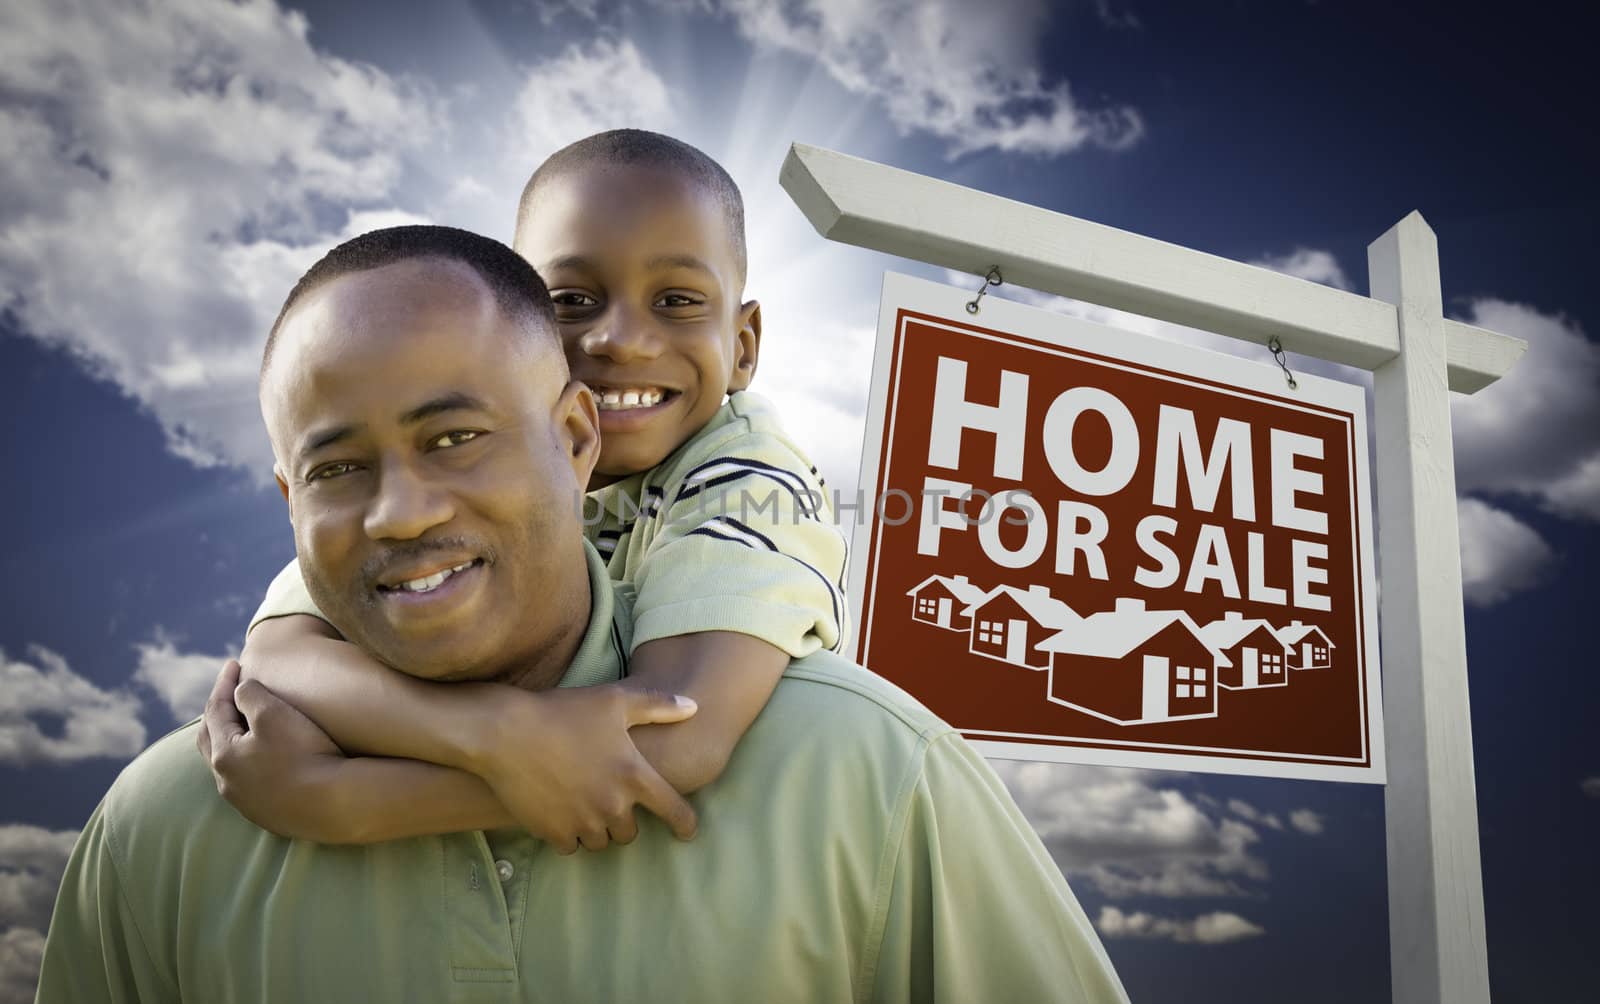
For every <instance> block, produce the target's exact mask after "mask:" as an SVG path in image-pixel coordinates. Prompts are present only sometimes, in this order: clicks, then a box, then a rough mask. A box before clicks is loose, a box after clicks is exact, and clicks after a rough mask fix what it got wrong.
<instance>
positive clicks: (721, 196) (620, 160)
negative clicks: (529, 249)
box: [517, 129, 748, 288]
mask: <svg viewBox="0 0 1600 1004" xmlns="http://www.w3.org/2000/svg"><path fill="white" fill-rule="evenodd" d="M597 163H598V164H628V165H634V166H639V167H654V168H661V169H664V170H667V171H674V172H677V173H678V174H680V175H683V176H684V177H686V178H688V179H689V180H690V181H693V182H694V183H696V184H698V185H700V186H702V187H703V188H704V189H705V190H706V191H707V192H709V193H710V194H711V195H712V197H713V198H715V199H716V200H717V202H718V203H719V204H721V206H722V213H723V216H724V218H725V221H726V223H727V225H728V237H729V240H730V242H731V243H732V246H733V257H734V264H735V266H736V267H737V268H738V271H739V286H740V288H743V286H744V280H745V271H746V268H747V266H748V254H747V252H746V249H745V240H744V197H743V196H742V195H740V194H739V186H738V185H736V184H735V183H734V181H733V177H732V176H731V175H729V174H728V172H727V171H726V170H724V169H723V167H722V165H721V164H719V163H717V162H716V161H715V160H712V159H711V158H710V157H709V156H707V155H706V154H705V153H704V152H702V151H701V150H699V149H697V148H695V147H692V146H690V145H689V144H688V143H685V142H683V141H682V140H678V139H673V138H672V137H671V136H663V135H662V134H661V133H658V132H649V131H648V130H645V129H612V130H610V131H609V132H601V133H595V134H594V135H593V136H588V137H586V138H584V139H580V140H578V141H577V142H576V143H572V144H569V145H568V146H564V147H562V148H561V149H560V150H557V151H556V152H555V153H553V154H551V155H550V156H549V157H547V158H546V159H545V162H544V163H543V164H540V165H539V167H538V169H536V170H535V171H534V172H533V176H532V177H530V178H529V179H528V183H527V185H525V186H523V189H522V199H521V201H520V202H518V203H517V234H518V242H519V243H520V235H521V234H522V228H523V226H524V225H525V224H526V223H527V219H528V214H529V213H530V212H532V205H533V196H534V194H535V192H536V191H537V190H538V187H539V185H540V183H542V182H544V181H546V180H548V179H550V178H552V177H554V176H556V175H558V174H561V173H563V172H565V171H569V170H572V169H574V168H582V167H585V166H587V165H590V164H597Z"/></svg>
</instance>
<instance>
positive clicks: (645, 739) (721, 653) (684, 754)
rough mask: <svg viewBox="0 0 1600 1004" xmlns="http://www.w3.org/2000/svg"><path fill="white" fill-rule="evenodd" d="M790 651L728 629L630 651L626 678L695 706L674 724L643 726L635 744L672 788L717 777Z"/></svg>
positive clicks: (688, 789)
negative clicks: (689, 715)
mask: <svg viewBox="0 0 1600 1004" xmlns="http://www.w3.org/2000/svg"><path fill="white" fill-rule="evenodd" d="M788 665H789V654H788V653H787V652H785V651H783V650H782V649H780V648H776V647H774V646H772V645H770V644H768V643H767V642H764V641H762V640H761V639H759V638H755V637H752V636H750V635H745V634H736V633H734V632H731V631H705V632H701V633H699V634H686V635H678V636H677V637H673V638H657V639H656V640H655V641H651V642H646V643H645V644H643V645H640V646H639V647H638V648H636V649H634V652H633V657H632V659H631V661H630V664H629V671H630V674H631V676H632V677H633V678H634V679H636V680H638V681H640V682H642V683H645V684H647V685H649V686H650V687H652V688H654V689H656V690H660V691H666V692H668V693H673V694H683V695H684V696H685V697H688V698H690V699H691V700H693V701H694V702H695V703H696V704H698V705H699V706H700V710H699V711H698V712H696V713H695V715H694V717H693V718H690V719H689V720H688V721H685V722H680V723H678V724H676V725H674V726H672V727H671V728H662V727H659V726H654V725H647V726H643V727H641V728H637V729H635V730H634V731H633V743H634V745H635V746H637V747H638V748H639V752H640V753H643V754H644V757H645V759H646V760H649V761H650V763H651V764H652V765H653V766H654V767H655V768H656V770H658V771H660V772H661V776H662V777H664V778H666V779H667V781H668V782H670V783H671V784H672V786H673V787H674V788H676V789H678V791H680V792H682V793H683V794H685V795H687V794H690V793H692V792H695V791H699V790H700V789H701V788H703V787H705V786H706V785H708V784H710V783H711V782H712V781H715V780H716V779H717V778H718V777H721V776H722V772H723V770H724V769H725V768H726V767H727V765H728V758H729V757H730V756H731V755H732V754H733V748H734V746H736V745H737V744H738V742H739V740H740V739H742V738H743V737H744V734H745V730H747V729H749V728H750V724H751V723H752V722H754V721H755V720H756V716H757V715H759V714H760V713H761V709H762V708H763V707H765V706H766V704H767V699H768V698H769V697H771V696H772V691H773V688H775V687H776V686H777V685H778V678H779V677H781V676H782V675H783V671H784V668H785V667H787V666H788Z"/></svg>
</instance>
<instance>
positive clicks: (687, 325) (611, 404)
mask: <svg viewBox="0 0 1600 1004" xmlns="http://www.w3.org/2000/svg"><path fill="white" fill-rule="evenodd" d="M517 250H518V251H520V252H521V253H522V254H523V256H524V257H526V258H528V260H529V261H531V262H532V263H533V265H534V267H535V268H536V269H538V271H539V274H540V275H541V276H542V277H543V278H544V280H545V283H546V284H547V285H548V286H549V287H550V295H551V298H552V299H554V300H555V304H556V318H557V320H558V322H559V323H560V327H561V338H562V343H563V344H564V346H565V347H566V352H567V362H568V364H569V365H570V366H571V367H572V375H573V376H574V377H576V378H578V379H579V380H582V381H583V382H585V383H587V384H588V385H589V386H590V388H592V389H593V391H594V393H595V400H596V403H597V405H598V406H599V409H600V430H601V447H600V462H599V464H598V466H597V467H596V470H595V476H594V478H593V479H592V480H591V481H590V487H598V486H600V485H602V484H607V483H610V482H612V481H617V480H620V479H622V478H625V477H627V476H629V475H631V474H635V473H637V472H639V471H643V470H647V469H649V468H651V467H654V466H655V465H657V464H659V463H660V462H661V461H662V460H664V459H666V457H667V456H668V455H669V454H671V453H672V451H674V450H676V449H677V448H678V447H679V446H681V445H682V444H683V443H684V442H685V441H686V440H687V439H689V438H690V437H691V436H693V435H694V434H695V433H696V432H698V431H699V430H700V428H701V427H702V426H704V425H705V424H706V422H708V421H710V419H711V417H712V416H713V415H715V414H716V412H717V409H718V408H720V407H721V406H722V400H723V398H724V396H726V395H727V394H728V392H730V391H734V390H743V389H744V388H745V387H747V386H749V384H750V378H751V376H753V375H754V373H755V367H756V357H757V353H758V350H759V347H760V337H761V315H760V307H759V305H758V304H757V303H756V302H755V301H753V300H752V301H750V302H748V303H741V302H740V300H739V297H740V293H741V292H742V287H743V276H742V275H741V274H740V265H739V261H738V258H737V257H736V255H735V251H734V247H733V241H732V236H731V231H730V225H729V222H728V219H727V216H726V214H725V211H724V208H723V206H722V204H721V203H720V202H719V201H718V200H717V198H716V197H715V196H714V195H713V194H712V193H711V192H709V191H708V190H707V189H706V188H705V187H704V186H702V185H700V184H698V183H696V181H694V180H693V179H691V178H686V177H684V176H682V175H681V174H679V173H677V172H673V171H671V170H665V169H662V168H657V167H646V166H634V165H614V166H605V167H598V166H591V167H588V168H586V169H584V170H575V171H569V172H565V173H561V174H558V175H556V176H554V177H552V178H549V179H547V180H544V181H542V182H541V183H540V185H539V189H538V191H537V194H536V195H535V197H534V202H533V204H532V207H531V211H530V213H529V214H528V218H527V220H526V221H525V223H524V225H523V226H522V228H521V229H520V230H519V232H518V234H517Z"/></svg>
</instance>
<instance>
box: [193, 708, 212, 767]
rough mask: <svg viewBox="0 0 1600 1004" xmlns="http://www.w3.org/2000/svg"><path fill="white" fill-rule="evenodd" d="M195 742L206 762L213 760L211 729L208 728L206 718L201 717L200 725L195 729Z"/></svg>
mask: <svg viewBox="0 0 1600 1004" xmlns="http://www.w3.org/2000/svg"><path fill="white" fill-rule="evenodd" d="M194 744H195V746H196V747H198V748H199V750H200V756H201V757H203V758H204V759H205V760H206V762H208V763H209V762H210V761H211V730H210V729H208V728H206V720H205V719H204V718H202V719H200V727H199V728H198V729H195V731H194Z"/></svg>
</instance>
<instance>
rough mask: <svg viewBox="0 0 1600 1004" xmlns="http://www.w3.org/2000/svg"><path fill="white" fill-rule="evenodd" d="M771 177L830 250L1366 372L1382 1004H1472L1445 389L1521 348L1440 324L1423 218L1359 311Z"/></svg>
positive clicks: (911, 186) (1264, 279)
mask: <svg viewBox="0 0 1600 1004" xmlns="http://www.w3.org/2000/svg"><path fill="white" fill-rule="evenodd" d="M780 180H781V182H782V184H783V187H784V189H785V190H786V191H787V192H788V193H789V196H790V197H791V198H792V199H793V200H794V201H795V203H796V205H798V206H799V207H800V209H801V211H802V212H803V213H805V215H806V217H807V218H808V219H809V220H810V221H811V223H812V225H813V226H815V227H816V228H817V232H818V233H820V234H821V235H822V236H824V237H826V238H828V239H830V240H835V241H840V242H843V243H847V244H854V245H858V246H861V247H865V248H871V249H873V250H877V251H884V252H887V253H890V254H895V255H900V256H902V257H906V258H911V259H915V260H917V261H922V262H927V263H929V264H932V265H938V266H943V267H945V268H950V269H955V270H958V271H962V272H969V273H972V274H974V275H978V276H981V275H983V274H985V273H986V272H987V271H988V270H989V268H990V267H992V266H997V267H998V268H999V269H1000V272H1001V275H1002V276H1003V278H1004V281H1005V282H1007V283H1012V284H1016V285H1021V286H1028V287H1031V288H1033V289H1037V290H1042V291H1044V292H1048V293H1055V294H1058V295H1061V296H1066V297H1071V298H1073V299H1076V300H1083V301H1087V302H1091V303H1097V304H1101V305H1103V306H1106V307H1111V308H1114V309H1118V310H1125V311H1129V312H1132V313H1137V314H1142V315H1144V316H1147V317H1154V318H1157V319H1159V320H1163V321H1167V322H1170V323H1173V324H1179V325H1184V326H1187V327H1193V328H1200V329H1204V330H1207V331H1212V332H1216V333H1218V334H1224V335H1229V336H1232V337H1236V338H1240V339H1242V340H1245V341H1250V342H1255V343H1257V344H1261V345H1265V344H1266V343H1267V342H1268V340H1269V339H1271V338H1273V337H1276V338H1278V339H1279V340H1280V341H1281V342H1282V346H1283V349H1284V350H1285V351H1286V352H1288V353H1291V354H1295V355H1304V356H1314V357H1317V358H1321V359H1327V360H1330V361H1333V362H1337V363H1342V364H1345V365H1349V366H1355V367H1360V368H1363V369H1367V370H1371V371H1373V373H1374V389H1375V396H1376V409H1375V421H1376V423H1377V427H1376V432H1377V449H1376V453H1377V457H1376V463H1377V494H1378V518H1377V522H1378V531H1379V547H1378V551H1379V558H1378V565H1379V575H1380V585H1381V599H1380V605H1379V619H1380V630H1381V637H1382V645H1383V667H1384V705H1385V712H1384V720H1385V733H1386V735H1387V741H1388V778H1389V780H1388V786H1387V788H1386V790H1385V804H1386V827H1387V833H1388V870H1389V875H1388V884H1389V944H1390V962H1391V971H1392V977H1391V979H1392V985H1393V998H1394V1000H1396V1001H1403V1002H1406V1004H1413V1002H1428V1001H1439V1002H1444V1001H1448V1002H1451V1004H1455V1002H1474V1001H1487V1000H1488V999H1489V972H1488V959H1487V951H1486V947H1485V940H1484V912H1483V882H1482V875H1481V867H1480V863H1479V853H1478V816H1477V802H1476V792H1475V785H1474V781H1473V768H1472V733H1471V718H1470V713H1469V705H1468V699H1467V658H1466V637H1465V630H1464V626H1463V613H1462V595H1461V559H1460V541H1459V535H1458V526H1457V517H1456V497H1455V464H1454V459H1453V456H1452V452H1451V440H1450V401H1449V391H1452V390H1454V391H1459V392H1463V393H1473V392H1475V391H1478V390H1480V389H1482V388H1484V387H1486V386H1488V385H1489V384H1491V383H1493V382H1494V381H1495V380H1497V379H1499V378H1500V377H1502V376H1504V375H1505V374H1506V372H1507V371H1509V370H1510V368H1511V367H1512V365H1514V364H1515V363H1516V361H1517V360H1518V359H1519V358H1520V357H1521V356H1522V354H1523V352H1524V351H1526V349H1527V345H1526V343H1524V342H1522V341H1521V340H1519V339H1515V338H1511V337H1508V336H1505V335H1501V334H1497V333H1495V332H1492V331H1485V330H1483V329H1481V328H1474V327H1472V326H1470V325H1466V324H1461V323H1459V322H1456V321H1450V320H1447V319H1445V317H1444V314H1443V301H1442V297H1441V294H1440V285H1439V264H1438V247H1437V242H1436V240H1435V238H1434V234H1433V231H1432V230H1431V229H1430V228H1429V227H1428V225H1427V223H1426V222H1424V221H1423V219H1422V217H1421V216H1420V215H1418V214H1416V213H1412V214H1411V215H1409V216H1407V217H1406V218H1405V219H1403V220H1401V221H1400V222H1399V223H1398V224H1396V225H1395V226H1394V228H1393V229H1391V230H1390V231H1389V232H1388V233H1386V234H1384V235H1383V236H1382V237H1380V238H1378V240H1376V241H1374V242H1373V243H1372V244H1371V245H1370V246H1369V248H1368V270H1369V273H1370V281H1371V286H1372V296H1371V297H1370V298H1369V297H1364V296H1360V295H1358V294H1355V293H1348V292H1344V291H1342V290H1337V289H1331V288H1328V287H1325V286H1321V285H1318V284H1316V283H1312V282H1307V281H1305V280H1302V279H1296V278H1293V277H1291V276H1286V275H1281V274H1279V273H1276V272H1273V271H1271V270H1268V269H1264V268H1259V267H1256V266H1252V265H1246V264H1243V263H1240V262H1235V261H1230V260H1228V259H1225V258H1219V257H1216V256H1214V255H1209V254H1205V253H1202V252H1199V251H1194V250H1191V249H1188V248H1182V247H1177V246H1174V245H1171V244H1166V243H1163V242H1161V241H1157V240H1153V239H1151V238H1148V237H1142V236H1139V235H1137V234H1131V233H1127V232H1125V231H1120V230H1116V229H1113V228H1111V227H1106V226H1101V225H1099V224H1095V223H1090V222H1087V221H1085V220H1080V219H1075V218H1073V217H1071V216H1065V215H1062V214H1060V213H1053V212H1049V211H1047V210H1043V209H1039V208H1037V207H1034V206H1029V205H1026V204H1023V203H1020V202H1015V201H1012V200H1010V199H1004V198H1000V197H998V196H994V195H989V194H986V193H983V192H978V191H974V190H972V189H969V188H963V187H961V186H959V185H953V184H950V183H948V182H943V181H939V180H937V179H934V178H929V177H925V176H923V175H918V174H914V173H912V172H909V171H902V170H898V169H895V168H891V167H886V166H884V165H881V164H875V163H872V162H871V161H865V160H860V159H858V158H854V157H848V156H845V155H843V154H839V153H835V152H833V151H830V150H823V149H819V148H816V147H807V146H802V145H799V144H796V145H795V146H793V147H792V148H791V150H790V152H789V156H788V158H787V159H786V160H785V162H784V165H783V170H782V174H781V177H780ZM975 288H976V287H975Z"/></svg>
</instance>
